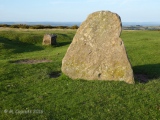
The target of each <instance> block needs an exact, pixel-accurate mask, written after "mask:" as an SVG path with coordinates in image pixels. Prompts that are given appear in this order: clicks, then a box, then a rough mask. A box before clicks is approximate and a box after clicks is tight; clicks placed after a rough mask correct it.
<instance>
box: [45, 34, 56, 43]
mask: <svg viewBox="0 0 160 120" xmlns="http://www.w3.org/2000/svg"><path fill="white" fill-rule="evenodd" d="M56 38H57V35H53V34H45V35H44V37H43V43H42V44H43V45H57V41H56Z"/></svg>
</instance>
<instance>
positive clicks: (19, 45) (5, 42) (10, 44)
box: [0, 37, 44, 53]
mask: <svg viewBox="0 0 160 120" xmlns="http://www.w3.org/2000/svg"><path fill="white" fill-rule="evenodd" d="M0 43H1V44H2V47H3V48H4V49H8V50H9V49H12V53H24V52H32V51H39V50H43V49H44V48H43V47H40V46H36V45H35V44H31V43H25V42H21V41H18V40H10V39H8V38H4V37H0Z"/></svg>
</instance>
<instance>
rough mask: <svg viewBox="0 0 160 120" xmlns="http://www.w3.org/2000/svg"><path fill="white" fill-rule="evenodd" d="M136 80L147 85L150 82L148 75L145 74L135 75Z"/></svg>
mask: <svg viewBox="0 0 160 120" xmlns="http://www.w3.org/2000/svg"><path fill="white" fill-rule="evenodd" d="M134 78H135V79H136V80H138V81H139V82H140V83H147V82H148V81H149V79H148V77H147V75H145V74H135V75H134Z"/></svg>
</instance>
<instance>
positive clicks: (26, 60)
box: [11, 59, 52, 64]
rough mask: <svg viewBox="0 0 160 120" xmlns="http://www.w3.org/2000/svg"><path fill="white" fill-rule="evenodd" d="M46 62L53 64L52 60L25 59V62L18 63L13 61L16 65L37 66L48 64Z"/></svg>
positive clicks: (18, 61) (19, 61)
mask: <svg viewBox="0 0 160 120" xmlns="http://www.w3.org/2000/svg"><path fill="white" fill-rule="evenodd" d="M46 62H52V60H46V59H43V60H32V59H25V60H16V61H11V63H16V64H37V63H46Z"/></svg>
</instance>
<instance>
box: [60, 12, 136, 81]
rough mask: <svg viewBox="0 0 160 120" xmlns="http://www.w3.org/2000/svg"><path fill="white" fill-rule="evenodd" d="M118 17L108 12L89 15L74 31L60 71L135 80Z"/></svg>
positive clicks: (89, 77)
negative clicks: (75, 31)
mask: <svg viewBox="0 0 160 120" xmlns="http://www.w3.org/2000/svg"><path fill="white" fill-rule="evenodd" d="M121 29H122V26H121V20H120V17H119V16H118V15H117V14H115V13H112V12H110V11H100V12H95V13H92V14H90V15H89V16H88V18H87V20H85V21H84V22H83V23H82V24H81V26H80V28H79V29H78V30H77V33H76V35H75V36H74V38H73V41H72V43H71V45H70V46H69V48H68V50H67V53H66V55H65V56H64V58H63V60H62V68H61V69H62V72H63V73H64V74H66V75H68V76H69V77H70V78H72V79H85V80H115V81H125V82H127V83H130V84H132V83H134V78H133V71H132V68H131V65H130V62H129V60H128V58H127V54H126V50H125V47H124V44H123V41H122V39H121V38H120V34H121Z"/></svg>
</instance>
